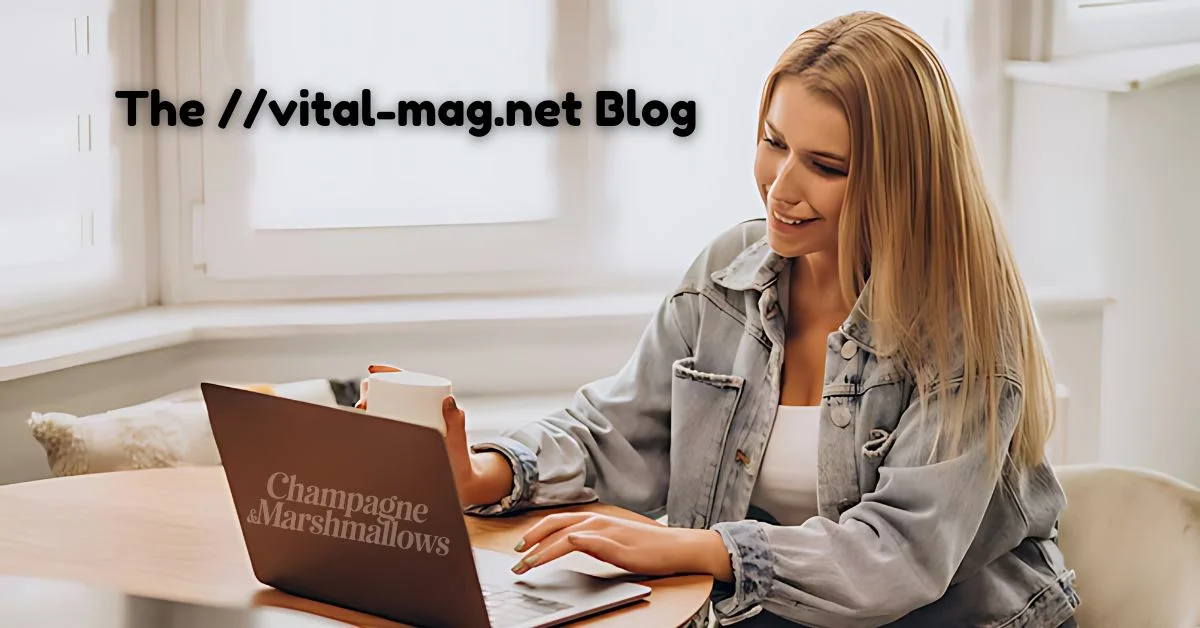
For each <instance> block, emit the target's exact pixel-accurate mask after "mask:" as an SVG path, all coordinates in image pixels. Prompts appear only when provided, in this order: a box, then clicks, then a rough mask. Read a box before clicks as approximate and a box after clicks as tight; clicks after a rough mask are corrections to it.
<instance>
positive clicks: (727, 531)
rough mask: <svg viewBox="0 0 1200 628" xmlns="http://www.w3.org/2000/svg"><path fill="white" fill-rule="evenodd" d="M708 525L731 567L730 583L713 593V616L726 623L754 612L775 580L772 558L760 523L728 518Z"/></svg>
mask: <svg viewBox="0 0 1200 628" xmlns="http://www.w3.org/2000/svg"><path fill="white" fill-rule="evenodd" d="M711 529H712V530H714V531H716V532H717V533H719V534H720V535H721V540H722V541H724V542H725V548H726V549H727V550H728V551H729V562H730V565H731V567H732V568H733V585H732V586H731V587H722V588H721V589H717V590H714V593H713V611H714V612H715V613H716V615H717V619H718V620H719V621H720V623H721V624H722V625H728V624H732V623H736V622H739V621H742V620H743V619H748V618H750V617H753V616H754V615H757V614H758V613H760V612H761V611H762V602H763V600H765V599H766V597H767V595H768V594H769V593H770V591H771V583H772V582H773V581H774V580H775V560H774V558H773V556H772V552H771V546H770V542H769V541H768V540H767V533H766V531H765V530H764V529H763V524H762V523H761V522H758V521H729V522H723V523H718V524H716V525H714V526H712V528H711ZM722 589H723V590H722Z"/></svg>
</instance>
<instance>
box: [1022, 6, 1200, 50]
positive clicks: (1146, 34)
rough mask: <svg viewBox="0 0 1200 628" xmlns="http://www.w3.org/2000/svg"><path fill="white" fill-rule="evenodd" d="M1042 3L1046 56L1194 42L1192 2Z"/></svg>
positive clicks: (1197, 28) (1197, 33) (1197, 24)
mask: <svg viewBox="0 0 1200 628" xmlns="http://www.w3.org/2000/svg"><path fill="white" fill-rule="evenodd" d="M1047 1H1049V2H1051V3H1052V5H1051V11H1050V19H1049V22H1050V23H1049V25H1048V28H1047V29H1045V30H1044V31H1043V32H1047V33H1049V36H1050V41H1051V45H1050V56H1051V57H1052V58H1063V57H1073V56H1079V55H1090V54H1101V53H1106V52H1115V51H1119V50H1125V49H1130V48H1147V47H1156V46H1167V45H1171V44H1178V43H1184V42H1189V41H1200V1H1197V0H1047ZM1083 4H1094V6H1090V7H1084V6H1080V5H1083ZM1036 17H1037V16H1036V15H1035V16H1034V18H1035V19H1036Z"/></svg>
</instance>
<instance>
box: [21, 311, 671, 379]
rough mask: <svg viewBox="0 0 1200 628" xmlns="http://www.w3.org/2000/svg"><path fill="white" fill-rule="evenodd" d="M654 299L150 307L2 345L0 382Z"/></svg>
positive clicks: (490, 324)
mask: <svg viewBox="0 0 1200 628" xmlns="http://www.w3.org/2000/svg"><path fill="white" fill-rule="evenodd" d="M663 297H664V295H663V294H662V293H661V292H656V293H631V294H605V295H587V296H554V297H507V298H491V299H457V300H437V301H328V302H286V303H258V304H234V305H225V304H222V305H193V306H169V307H151V308H146V309H143V310H139V311H136V312H130V313H125V314H118V315H114V316H108V317H104V318H100V319H96V320H91V321H86V322H82V323H76V324H72V325H65V326H62V327H56V328H52V329H47V330H43V331H38V332H32V333H28V334H20V335H15V336H10V337H7V338H0V382H5V381H12V380H16V379H20V378H23V377H30V376H33V375H40V374H44V373H49V372H52V371H58V370H62V369H67V368H72V367H75V366H81V365H84V364H90V363H94V362H100V361H102V360H109V359H113V358H119V357H123V356H128V355H133V354H137V353H144V352H148V351H154V350H158V349H164V348H168V347H173V346H178V345H183V344H187V343H192V342H199V341H207V340H230V339H235V340H237V339H256V338H270V337H295V336H304V335H328V334H350V333H354V334H362V333H388V332H421V331H425V330H434V329H437V330H444V329H446V328H451V329H466V328H471V329H480V328H484V329H489V330H495V331H496V332H498V333H503V332H504V330H508V329H513V328H514V327H519V328H529V327H531V326H532V327H538V328H542V327H545V326H547V325H553V324H555V323H556V322H566V321H570V322H571V323H573V324H581V323H583V324H586V323H587V322H588V321H595V322H597V323H600V322H611V321H613V320H615V319H623V320H631V321H635V322H640V323H644V322H645V321H646V320H648V319H649V317H650V316H651V315H652V314H653V312H654V310H655V309H656V308H657V307H658V305H659V304H660V303H661V302H662V299H663Z"/></svg>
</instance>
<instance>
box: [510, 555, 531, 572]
mask: <svg viewBox="0 0 1200 628" xmlns="http://www.w3.org/2000/svg"><path fill="white" fill-rule="evenodd" d="M536 562H537V556H535V555H533V554H530V555H529V556H526V557H525V558H522V559H521V560H519V561H517V564H515V565H513V567H512V570H513V573H522V572H524V571H525V570H526V569H529V568H530V567H532V566H533V565H534V563H536Z"/></svg>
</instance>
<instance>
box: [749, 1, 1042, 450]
mask: <svg viewBox="0 0 1200 628" xmlns="http://www.w3.org/2000/svg"><path fill="white" fill-rule="evenodd" d="M780 76H798V77H800V78H801V80H803V81H804V84H805V85H806V87H808V88H809V89H810V90H812V91H813V92H814V93H817V94H820V95H823V96H824V97H826V98H828V99H829V101H830V102H832V103H834V104H836V105H837V106H839V107H841V109H842V110H843V112H844V113H845V115H846V119H847V121H848V122H849V127H850V140H851V148H850V152H851V156H850V167H849V171H850V174H849V179H848V181H847V192H846V202H845V206H844V208H843V209H842V214H841V219H840V220H841V222H840V226H839V234H838V258H839V266H840V271H839V272H840V275H841V277H840V283H841V289H842V292H843V295H844V296H845V298H846V299H847V301H848V302H849V303H853V302H854V301H859V298H860V296H863V294H864V291H868V293H867V294H866V295H865V296H866V297H867V298H866V299H863V300H861V301H860V303H864V304H866V310H867V312H866V313H867V314H868V316H869V317H870V320H871V321H872V326H873V329H872V331H873V335H874V337H875V339H876V340H877V341H879V342H878V344H879V345H880V346H881V347H882V348H884V349H883V350H884V351H886V352H888V353H890V354H891V355H894V356H895V357H896V358H898V359H899V360H901V362H902V363H903V364H904V366H905V367H906V368H907V369H909V370H910V372H912V373H913V374H914V376H915V379H916V384H917V390H918V394H919V396H920V399H921V402H922V404H924V403H926V402H927V401H928V399H929V398H930V396H931V394H933V395H936V394H938V392H939V391H945V390H947V389H949V388H955V390H956V394H955V395H954V397H955V398H957V400H958V401H959V405H958V407H957V408H956V409H955V408H951V407H947V406H948V405H949V404H945V403H943V404H939V406H938V407H939V408H940V409H942V410H944V412H942V413H941V419H940V420H939V421H940V422H939V423H938V425H937V428H938V430H937V435H938V436H937V438H936V440H935V444H934V445H933V448H932V449H933V451H931V455H934V454H935V453H936V451H938V450H941V451H942V452H943V454H949V455H955V454H956V453H958V452H961V451H962V450H963V449H964V448H966V447H970V446H973V444H977V443H979V442H980V441H979V440H978V439H979V438H981V437H982V436H984V435H986V436H987V437H988V438H989V439H990V440H989V441H988V444H989V445H990V447H989V452H990V454H991V455H992V461H993V462H995V461H998V460H1000V459H1003V458H1004V457H1005V456H1004V454H1005V453H1007V454H1008V456H1009V457H1010V458H1011V460H1012V461H1013V463H1014V464H1015V465H1016V466H1017V468H1018V469H1024V468H1029V467H1031V466H1034V465H1036V464H1038V463H1040V462H1041V461H1042V460H1043V456H1044V448H1045V445H1046V441H1047V439H1048V438H1049V435H1050V431H1051V429H1052V427H1053V424H1054V389H1055V385H1054V377H1053V373H1052V370H1051V367H1050V364H1049V361H1048V358H1047V356H1046V353H1045V351H1044V348H1043V345H1042V340H1041V337H1040V333H1039V331H1038V329H1037V324H1036V321H1035V318H1034V315H1033V309H1032V306H1031V304H1030V302H1029V299H1028V296H1027V294H1026V290H1025V286H1024V283H1023V281H1022V279H1021V277H1020V274H1019V273H1018V271H1017V265H1016V262H1015V260H1014V258H1013V254H1012V252H1011V250H1010V247H1009V244H1008V241H1007V237H1006V235H1005V233H1004V230H1003V228H1002V226H1001V224H1000V220H999V217H998V216H997V215H996V213H995V210H994V207H993V201H992V200H991V198H990V197H989V195H988V192H987V190H986V186H985V184H984V181H983V176H982V174H981V169H980V166H979V164H978V162H977V157H976V154H975V148H974V146H973V143H972V140H971V135H970V132H969V130H968V128H967V124H966V121H965V120H964V118H963V114H962V112H961V111H960V106H959V103H958V97H957V95H956V94H955V91H954V88H953V86H952V85H951V82H950V79H949V77H948V75H947V72H946V70H945V68H944V67H943V66H942V64H941V62H940V61H939V60H938V58H937V56H936V54H935V53H934V51H933V49H932V47H931V46H930V45H929V44H928V43H927V42H926V41H925V40H923V39H922V38H921V37H920V36H918V35H917V34H916V33H915V32H913V31H912V30H911V29H909V28H908V27H906V26H905V25H903V24H901V23H900V22H898V21H896V20H894V19H892V18H890V17H887V16H885V15H881V14H878V13H873V12H856V13H851V14H848V15H844V16H841V17H838V18H835V19H832V20H830V21H828V22H825V23H823V24H821V25H819V26H817V27H815V28H813V29H811V30H808V31H806V32H804V33H803V34H801V35H800V36H799V37H798V38H797V39H796V40H795V41H794V42H793V43H792V44H791V45H790V46H789V47H788V48H787V50H786V51H785V52H784V53H783V55H782V56H781V57H780V59H779V61H778V63H777V64H776V66H775V68H774V69H773V71H772V72H771V74H770V76H769V77H768V79H767V81H766V86H765V87H764V89H763V95H762V102H761V105H760V109H759V124H758V133H759V138H758V139H759V141H761V140H762V137H763V134H764V124H765V117H766V112H767V110H768V107H769V105H770V100H771V95H772V92H773V89H774V86H775V83H776V81H777V80H778V78H779V77H780ZM868 280H869V281H868ZM960 376H961V381H962V383H961V385H958V386H952V385H949V383H950V382H952V381H957V379H958V377H960ZM1003 378H1010V379H1015V380H1016V381H1017V382H1018V383H1019V388H1020V392H1021V407H1020V408H1018V410H1019V411H1020V419H1019V422H1018V423H1017V425H1016V427H1015V432H1014V433H1013V436H1012V439H1011V441H1010V443H1009V446H1008V449H1007V452H1004V451H1002V450H1001V445H1000V443H1001V439H1000V433H1001V430H1002V429H1003V427H1002V426H1001V425H1000V419H999V412H998V405H999V396H1000V387H1001V380H1002V379H1003ZM939 383H940V385H939ZM979 387H982V390H981V389H980V388H979ZM980 402H986V406H984V405H982V404H981V403H980ZM968 404H971V405H968ZM985 409H986V411H984V410H985ZM955 410H957V411H955ZM993 468H994V469H995V468H997V467H993Z"/></svg>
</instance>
